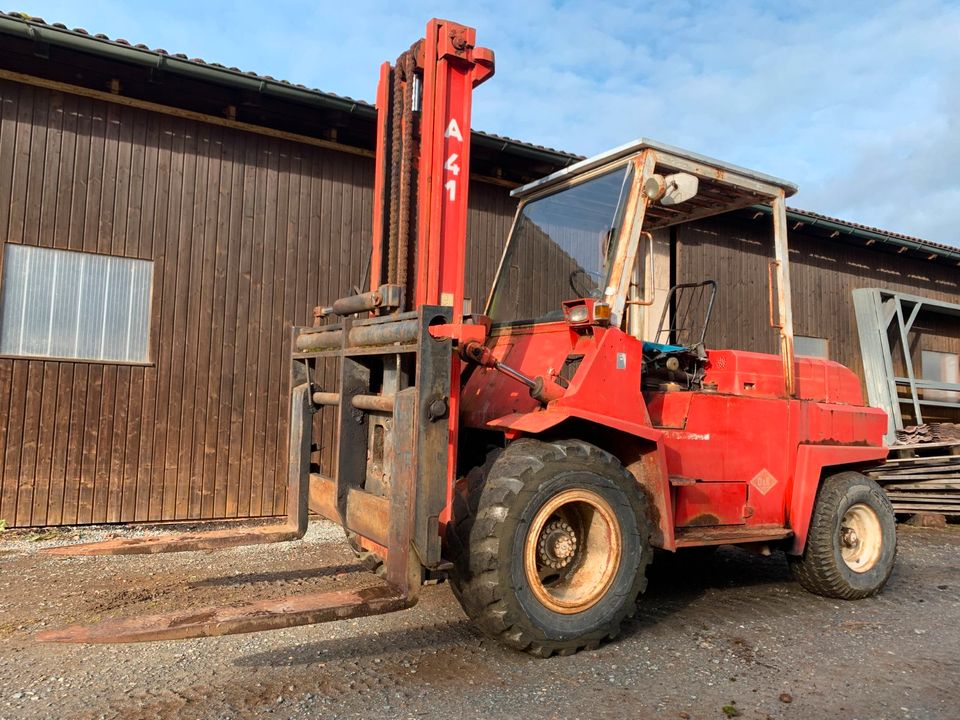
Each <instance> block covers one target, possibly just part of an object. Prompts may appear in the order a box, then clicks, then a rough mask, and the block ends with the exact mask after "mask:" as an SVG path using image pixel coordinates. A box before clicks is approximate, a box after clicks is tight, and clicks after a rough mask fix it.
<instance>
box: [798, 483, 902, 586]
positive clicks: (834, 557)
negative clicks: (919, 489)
mask: <svg viewBox="0 0 960 720" xmlns="http://www.w3.org/2000/svg"><path fill="white" fill-rule="evenodd" d="M896 556H897V521H896V516H895V515H894V512H893V507H892V506H891V505H890V501H889V500H888V499H887V496H886V495H885V494H884V492H883V490H881V489H880V486H879V485H877V483H875V482H874V481H873V480H871V479H869V478H867V477H865V476H863V475H861V474H860V473H858V472H842V473H838V474H836V475H832V476H830V477H828V478H826V479H825V480H824V481H823V483H822V485H821V487H820V492H819V493H818V495H817V502H816V505H815V506H814V509H813V517H812V518H811V520H810V531H809V533H808V535H807V546H806V548H804V552H803V555H801V556H800V557H790V556H788V558H789V560H790V568H791V570H792V571H793V575H794V577H796V579H797V580H798V581H799V582H800V584H801V585H802V586H803V587H804V588H805V589H807V590H809V591H810V592H812V593H815V594H817V595H823V596H824V597H830V598H838V599H841V600H859V599H861V598H865V597H869V596H870V595H874V594H876V593H878V592H880V590H882V589H883V586H884V585H885V584H886V582H887V580H888V578H889V577H890V573H891V572H893V564H894V561H895V559H896Z"/></svg>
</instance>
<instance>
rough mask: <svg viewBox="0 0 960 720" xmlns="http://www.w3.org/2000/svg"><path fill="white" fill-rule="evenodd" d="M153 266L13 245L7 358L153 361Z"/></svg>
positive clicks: (1, 337) (2, 336) (7, 283)
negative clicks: (151, 315) (151, 318)
mask: <svg viewBox="0 0 960 720" xmlns="http://www.w3.org/2000/svg"><path fill="white" fill-rule="evenodd" d="M152 288H153V263H152V262H150V261H148V260H133V259H130V258H122V257H113V256H109V255H93V254H90V253H82V252H72V251H66V250H51V249H49V248H40V247H32V246H29V245H16V244H7V246H6V249H5V250H4V255H3V287H2V309H0V353H2V354H5V355H21V356H27V357H50V358H77V359H83V360H109V361H114V362H131V363H145V362H148V361H149V360H150V297H151V294H152Z"/></svg>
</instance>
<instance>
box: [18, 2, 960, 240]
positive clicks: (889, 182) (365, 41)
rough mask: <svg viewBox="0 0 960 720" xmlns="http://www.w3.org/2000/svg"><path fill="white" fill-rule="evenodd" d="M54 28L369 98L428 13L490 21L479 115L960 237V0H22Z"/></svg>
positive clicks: (516, 134) (816, 206)
mask: <svg viewBox="0 0 960 720" xmlns="http://www.w3.org/2000/svg"><path fill="white" fill-rule="evenodd" d="M19 1H20V3H21V6H20V7H10V8H8V11H13V10H17V11H23V12H27V13H29V14H32V15H36V16H40V17H42V18H44V19H45V20H46V21H47V22H50V23H53V22H63V23H65V24H67V25H68V26H69V27H83V28H86V29H87V30H89V31H90V32H94V33H95V32H100V33H104V34H106V35H108V36H110V37H111V38H124V39H126V40H129V41H131V42H134V43H137V42H141V43H145V44H146V45H149V46H150V47H153V48H164V49H165V50H167V51H169V52H171V53H175V52H183V53H186V54H187V55H188V56H189V57H201V58H203V59H204V60H206V61H208V62H219V63H223V64H224V65H227V66H237V67H239V68H241V69H243V70H251V71H254V72H256V73H258V74H264V75H271V76H273V77H276V78H279V79H285V80H289V81H291V82H295V83H302V84H304V85H307V86H308V87H316V88H319V89H321V90H325V91H329V92H334V93H337V94H341V95H348V96H351V97H355V98H360V99H364V100H368V101H372V100H373V98H374V95H375V89H376V82H377V69H378V67H379V64H380V63H381V62H382V61H384V60H392V59H394V58H396V56H397V55H399V54H400V52H402V51H403V50H404V49H406V48H407V47H409V45H410V44H411V43H412V42H413V41H414V40H416V39H417V38H419V37H421V36H422V35H423V28H424V25H425V23H426V21H427V20H428V19H429V18H430V17H434V16H437V17H446V18H448V19H451V20H455V21H457V22H460V23H462V24H465V25H472V26H473V27H475V28H477V40H478V43H479V44H480V45H484V46H486V47H489V48H492V49H493V50H494V52H495V53H496V59H497V64H496V76H495V77H494V78H493V79H492V80H489V81H488V82H487V83H486V84H485V85H483V86H482V87H480V88H478V90H477V91H476V93H475V95H474V122H473V124H474V127H475V128H476V129H479V130H485V131H488V132H494V133H497V134H501V135H507V136H510V137H513V138H517V139H519V140H524V141H527V142H532V143H536V144H540V145H546V146H548V147H553V148H558V149H562V150H567V151H570V152H575V153H579V154H582V155H592V154H594V153H598V152H602V151H604V150H606V149H609V148H611V147H614V146H616V145H620V144H622V143H624V142H627V141H629V140H632V139H635V138H638V137H648V138H653V139H656V140H660V141H662V142H666V143H670V144H672V145H679V146H681V147H685V148H688V149H690V150H693V151H696V152H699V153H702V154H705V155H710V156H713V157H717V158H720V159H723V160H725V161H728V162H732V163H735V164H738V165H743V166H746V167H749V168H752V169H755V170H759V171H762V172H766V173H768V174H771V175H775V176H778V177H781V178H784V179H787V180H790V181H792V182H795V183H797V184H798V185H799V186H800V192H799V193H798V194H797V195H796V196H794V197H793V198H792V199H791V200H790V204H791V205H792V206H794V207H799V208H802V209H805V210H812V211H815V212H820V213H824V214H827V215H834V216H837V217H841V218H843V219H845V220H850V221H854V222H860V223H863V224H866V225H871V226H876V227H880V228H883V229H886V230H891V231H896V232H901V233H906V234H908V235H915V236H918V237H921V238H924V239H927V240H932V241H936V242H941V243H946V244H949V245H956V246H960V0H905V1H903V2H885V1H884V0H873V1H861V0H832V1H830V0H827V1H821V0H793V1H792V2H775V1H773V0H769V1H764V0H753V1H750V0H742V1H737V0H714V1H713V2H705V1H695V0H662V1H661V2H625V1H619V0H594V1H593V2H590V1H589V0H585V1H579V0H570V1H569V2H568V1H563V0H553V1H552V2H551V1H549V0H528V1H523V0H514V1H513V2H503V1H498V2H492V1H488V2H483V1H481V0H475V1H474V2H471V3H458V2H452V1H448V2H445V3H438V2H427V1H425V0H403V1H402V2H397V1H396V0H394V2H390V3H387V2H376V1H375V0H350V1H349V2H343V1H342V0H341V1H340V2H329V1H327V0H314V2H299V1H294V0H272V1H271V2H269V3H264V2H262V1H257V2H252V1H251V0H234V1H233V2H202V1H201V0H193V1H192V2H187V1H185V0H165V1H164V2H163V3H144V2H141V1H134V0H126V1H124V0H85V1H84V2H77V0H19Z"/></svg>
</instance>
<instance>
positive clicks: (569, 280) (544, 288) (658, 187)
mask: <svg viewBox="0 0 960 720" xmlns="http://www.w3.org/2000/svg"><path fill="white" fill-rule="evenodd" d="M796 189H797V188H796V186H795V185H793V184H791V183H788V182H786V181H783V180H779V179H777V178H774V177H771V176H768V175H764V174H762V173H757V172H755V171H752V170H747V169H744V168H740V167H737V166H734V165H730V164H729V163H724V162H721V161H718V160H714V159H711V158H707V157H704V156H701V155H697V154H695V153H690V152H688V151H686V150H682V149H679V148H675V147H672V146H669V145H665V144H663V143H658V142H655V141H652V140H648V139H640V140H636V141H635V142H632V143H627V144H626V145H623V146H621V147H618V148H616V149H614V150H611V151H609V152H607V153H603V154H601V155H597V156H595V157H593V158H588V159H586V160H583V161H581V162H579V163H576V164H575V165H572V166H570V167H569V168H565V169H564V170H560V171H558V172H556V173H553V174H552V175H549V176H547V177H545V178H543V179H541V180H538V181H536V182H533V183H530V184H528V185H525V186H523V187H520V188H517V189H516V190H514V191H513V193H512V194H513V196H514V197H517V198H519V200H520V205H519V208H518V210H517V215H516V218H515V220H514V223H513V227H512V230H511V233H510V238H509V240H508V242H507V246H506V248H505V251H504V254H503V257H502V259H501V263H500V267H499V268H498V271H497V275H496V278H495V280H494V284H493V286H492V290H491V293H490V296H489V298H488V301H487V304H486V308H485V310H484V314H485V315H487V316H489V317H490V318H491V320H492V322H493V325H494V328H497V327H500V328H509V327H516V326H527V325H531V324H539V323H549V322H555V321H557V320H562V319H563V318H564V311H563V309H562V308H563V307H564V306H565V305H566V304H569V301H571V299H574V298H575V299H584V300H590V301H592V303H591V304H590V306H591V307H592V308H599V309H600V311H602V312H603V313H607V312H608V313H609V321H608V322H609V325H610V326H613V327H619V328H621V329H623V330H624V331H625V332H627V333H628V334H629V335H631V336H633V337H634V338H636V339H637V340H640V341H641V342H643V343H644V346H643V355H644V377H645V382H646V383H653V384H654V386H657V385H660V384H662V383H665V382H666V383H672V384H675V385H678V386H680V387H681V388H683V389H690V388H692V387H695V386H697V384H698V383H699V382H700V380H701V379H702V376H703V366H704V363H705V361H706V351H705V348H704V341H705V339H706V332H707V327H708V325H709V322H710V319H711V316H712V313H713V306H714V300H715V298H716V293H717V284H716V282H715V281H713V280H710V279H704V280H703V281H702V282H698V283H687V284H680V285H677V286H675V287H672V288H671V289H670V290H669V292H668V293H667V294H666V296H665V297H661V298H655V297H654V292H653V289H652V285H653V277H654V256H655V254H656V252H655V248H654V234H655V233H656V232H657V231H659V230H663V229H665V228H669V227H671V226H674V225H678V224H681V223H686V222H690V221H693V220H698V219H701V218H705V217H709V216H711V215H718V214H721V213H725V212H730V211H733V210H737V209H740V208H744V207H750V206H752V205H757V204H765V205H769V206H771V208H772V211H773V220H774V223H773V225H774V227H773V230H774V232H773V253H772V256H771V258H770V262H769V264H768V277H767V282H768V286H769V287H768V293H769V308H768V310H769V316H770V325H771V327H772V328H773V329H774V330H775V331H776V332H778V334H779V337H780V343H779V347H780V354H781V357H782V360H783V377H784V390H785V393H786V395H788V396H790V395H793V394H794V392H795V378H794V358H793V321H792V314H791V309H790V301H789V298H790V286H789V271H788V266H787V262H788V258H787V238H786V207H785V198H786V197H789V196H790V195H792V194H794V193H795V192H796ZM655 305H660V306H661V308H662V309H661V311H660V322H659V325H658V326H657V328H656V330H655V331H654V330H652V329H645V326H647V327H648V328H649V324H648V323H649V314H650V313H652V312H653V311H654V306H655ZM645 320H647V321H646V322H645Z"/></svg>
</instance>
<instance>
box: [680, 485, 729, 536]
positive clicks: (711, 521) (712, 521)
mask: <svg viewBox="0 0 960 720" xmlns="http://www.w3.org/2000/svg"><path fill="white" fill-rule="evenodd" d="M675 492H676V498H677V500H676V508H675V510H674V524H675V525H676V526H677V527H706V526H711V525H742V524H743V523H744V522H746V520H745V518H744V508H745V507H746V505H747V484H746V483H742V482H720V483H694V484H693V485H682V486H680V487H678V488H676V490H675Z"/></svg>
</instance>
